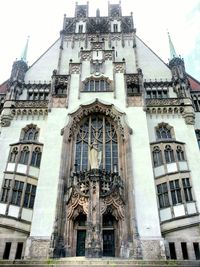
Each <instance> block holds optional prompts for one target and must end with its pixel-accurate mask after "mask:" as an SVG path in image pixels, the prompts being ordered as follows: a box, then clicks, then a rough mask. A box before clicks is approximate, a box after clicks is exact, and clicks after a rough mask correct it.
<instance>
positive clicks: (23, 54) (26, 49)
mask: <svg viewBox="0 0 200 267" xmlns="http://www.w3.org/2000/svg"><path fill="white" fill-rule="evenodd" d="M29 38H30V37H29V36H28V37H27V40H26V45H25V47H24V50H23V52H22V55H21V60H23V61H24V62H27V52H28V43H29Z"/></svg>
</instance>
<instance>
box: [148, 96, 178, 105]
mask: <svg viewBox="0 0 200 267" xmlns="http://www.w3.org/2000/svg"><path fill="white" fill-rule="evenodd" d="M181 103H182V102H181V100H180V99H178V98H166V99H158V98H152V99H146V106H147V107H163V106H180V105H181Z"/></svg>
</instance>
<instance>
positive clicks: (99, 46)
mask: <svg viewBox="0 0 200 267" xmlns="http://www.w3.org/2000/svg"><path fill="white" fill-rule="evenodd" d="M104 46H105V44H104V42H91V49H92V50H104V49H105V48H104Z"/></svg>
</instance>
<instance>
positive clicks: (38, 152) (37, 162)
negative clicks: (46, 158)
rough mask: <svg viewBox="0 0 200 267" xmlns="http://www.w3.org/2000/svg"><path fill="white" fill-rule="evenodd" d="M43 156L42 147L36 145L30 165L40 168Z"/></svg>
mask: <svg viewBox="0 0 200 267" xmlns="http://www.w3.org/2000/svg"><path fill="white" fill-rule="evenodd" d="M41 157H42V153H41V149H40V148H39V147H36V148H35V150H34V151H33V152H32V157H31V163H30V165H31V166H34V167H38V168H39V167H40V161H41Z"/></svg>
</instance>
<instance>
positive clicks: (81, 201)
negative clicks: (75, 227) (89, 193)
mask: <svg viewBox="0 0 200 267" xmlns="http://www.w3.org/2000/svg"><path fill="white" fill-rule="evenodd" d="M88 205H89V204H88V197H84V196H81V195H80V194H78V193H77V192H76V191H74V193H73V194H72V196H71V198H70V202H69V203H68V205H67V218H68V219H69V220H71V219H75V218H76V217H77V216H78V215H79V213H80V212H81V211H83V212H84V213H85V214H88ZM78 206H80V207H81V209H80V208H79V209H78V210H77V207H78Z"/></svg>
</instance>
